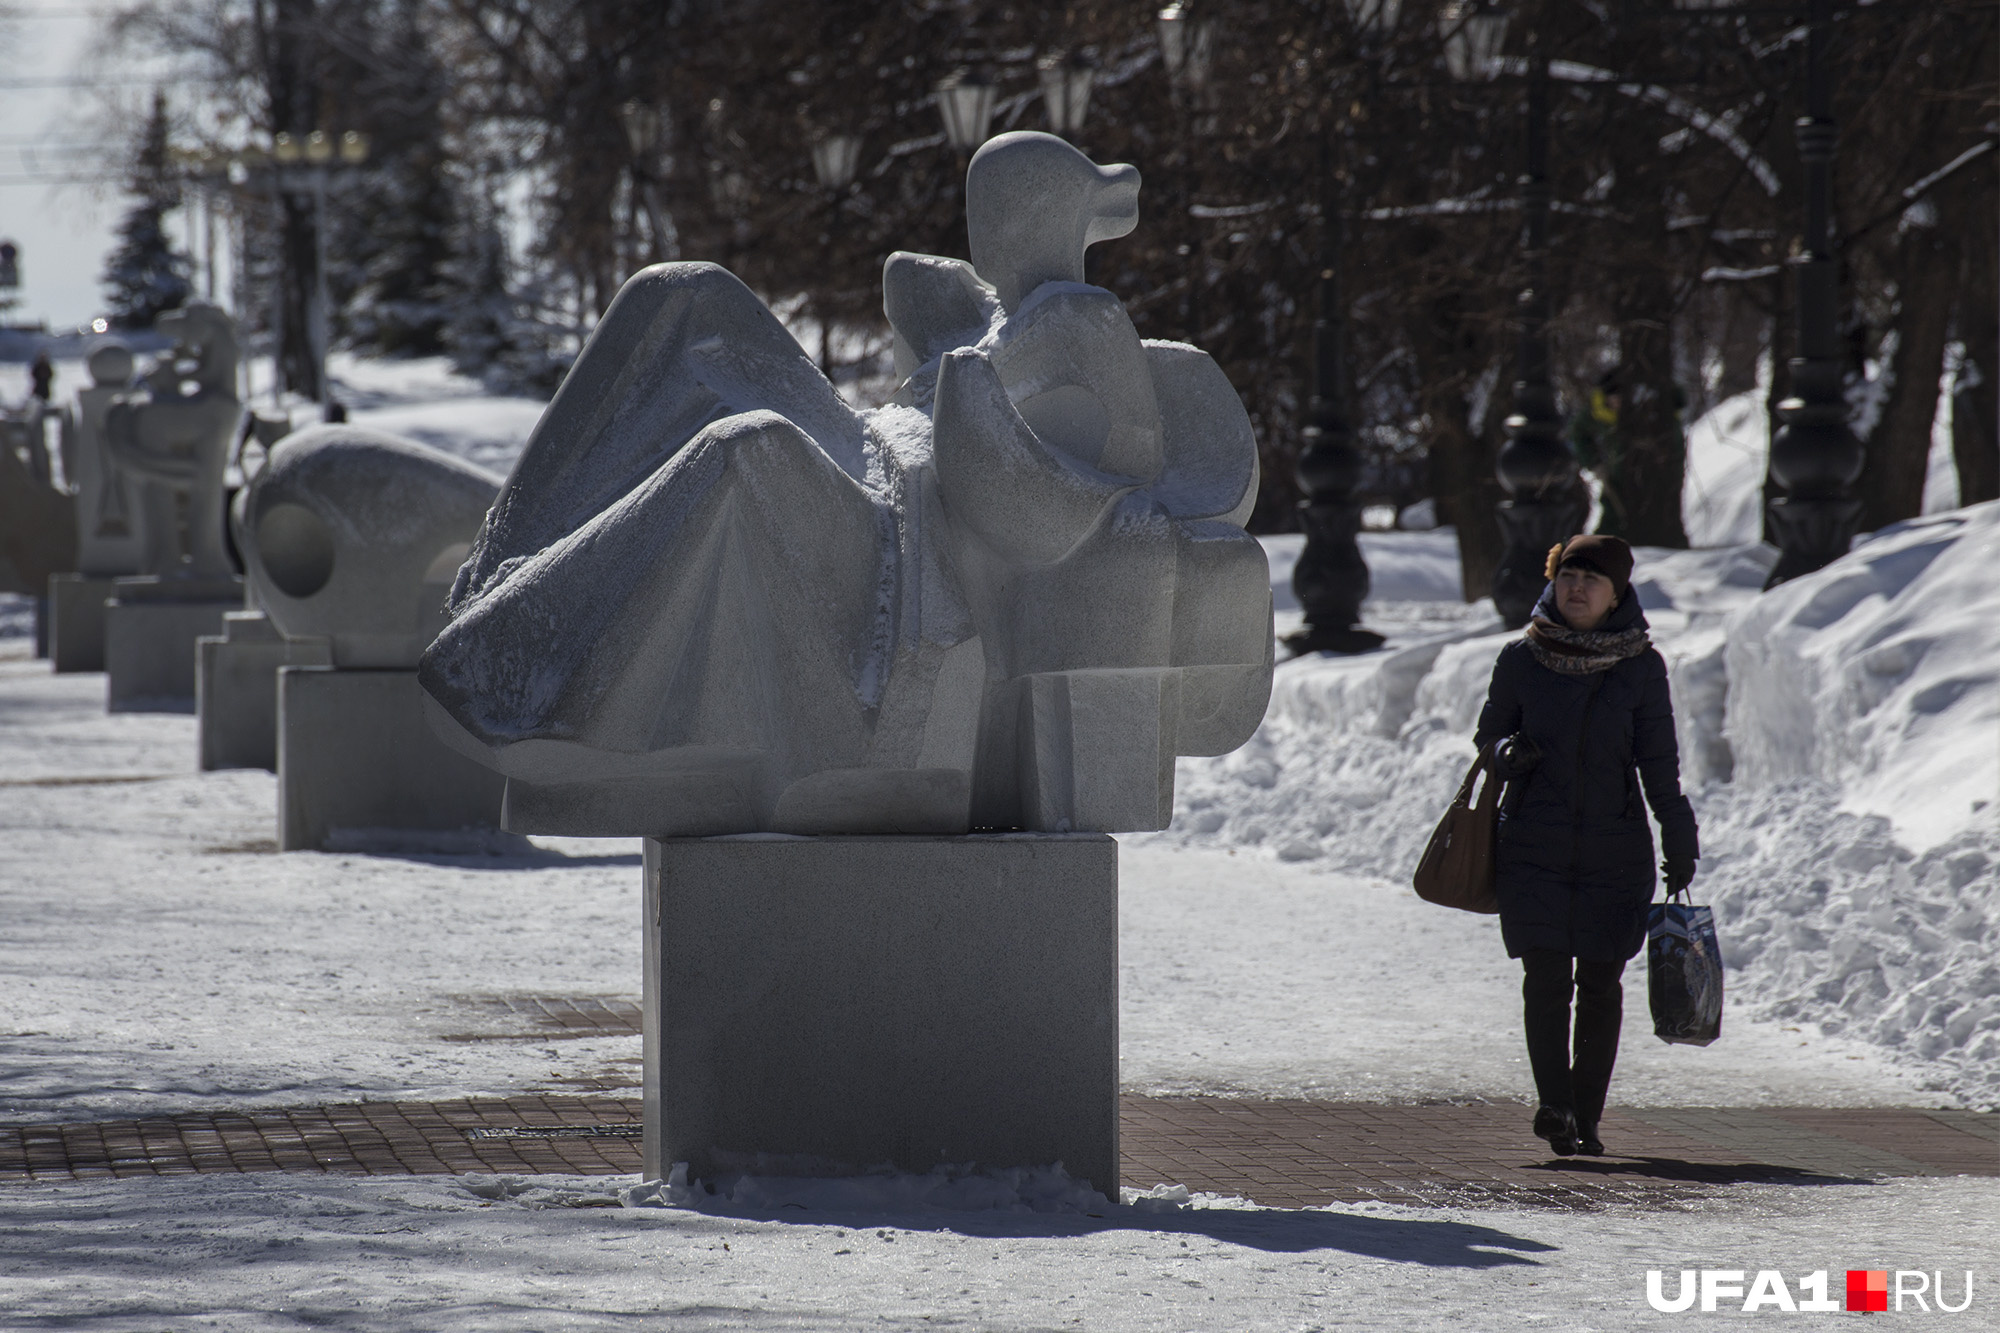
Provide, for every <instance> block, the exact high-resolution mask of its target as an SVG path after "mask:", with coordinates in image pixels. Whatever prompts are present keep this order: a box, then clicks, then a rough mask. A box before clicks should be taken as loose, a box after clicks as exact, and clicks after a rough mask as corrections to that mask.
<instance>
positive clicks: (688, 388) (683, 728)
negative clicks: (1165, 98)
mask: <svg viewBox="0 0 2000 1333" xmlns="http://www.w3.org/2000/svg"><path fill="white" fill-rule="evenodd" d="M1138 188H1139V180H1138V173H1137V172H1136V171H1135V170H1134V169H1133V168H1131V167H1128V166H1114V167H1098V166H1096V165H1095V164H1093V163H1092V162H1090V160H1089V159H1088V158H1086V157H1084V156H1083V154H1081V153H1079V152H1077V151H1076V150H1075V149H1074V148H1072V147H1070V146H1069V145H1068V144H1066V143H1064V142H1063V141H1062V140H1060V139H1057V138H1054V137H1052V136H1050V135H1045V134H1028V133H1020V134H1007V135H1002V136H1000V137H999V138H997V139H994V140H992V141H990V142H989V143H987V144H986V145H985V146H984V147H983V148H982V149H980V151H979V152H978V154H976V155H975V156H974V157H973V159H972V162H971V165H970V168H969V171H968V175H967V182H966V206H967V217H968V230H969V233H970V239H971V246H972V255H973V263H972V264H969V265H968V264H966V263H964V262H962V261H958V260H951V259H941V258H937V257H935V256H928V255H912V254H896V255H893V256H891V257H890V259H889V261H888V264H887V266H886V269H885V272H884V279H883V285H884V306H885V309H886V311H887V314H888V317H889V320H890V323H891V325H892V326H893V328H894V330H895V335H896V343H895V346H896V362H897V369H898V371H899V373H901V374H903V375H904V376H905V377H906V383H905V385H904V386H903V388H902V390H901V391H900V392H899V394H898V395H897V400H896V402H894V403H892V404H891V405H889V406H887V407H884V408H881V409H878V410H874V411H866V412H856V411H854V410H852V409H850V408H849V407H848V406H847V405H846V404H845V403H844V402H843V401H842V400H841V399H840V397H839V395H838V394H837V393H836V392H835V391H834V390H833V388H832V386H831V385H829V384H828V383H827V381H826V379H825V378H824V377H823V376H822V375H821V374H820V373H819V371H818V369H817V368H816V367H815V366H814V364H813V362H812V360H811V358H810V357H808V356H807V355H806V353H805V352H804V351H803V349H801V348H800V347H799V346H798V344H797V343H796V342H794V341H793V339H792V337H791V336H790V335H789V334H788V333H787V332H786V331H785V329H784V328H783V326H781V325H780V324H779V323H778V321H777V320H776V318H774V317H773V316H772V314H771V313H770V311H769V310H767V309H766V308H765V307H764V306H763V304H762V303H761V302H759V301H758V299H757V298H756V297H755V296H754V295H752V294H751V292H750V291H749V289H748V288H746V287H745V286H744V285H743V284H742V283H741V282H739V281H738V280H737V279H736V278H734V277H733V276H731V275H730V274H729V273H727V272H725V271H724V270H722V269H720V268H717V267H715V266H713V265H709V264H662V265H658V266H655V267H653V268H650V269H647V270H645V271H643V272H641V273H640V274H638V275H636V276H635V277H633V278H632V279H631V281H629V282H628V283H627V284H626V285H625V288H624V290H623V291H621V292H620V293H619V295H618V298H617V300H616V301H614V302H613V303H612V306H611V308H610V309H609V310H608V311H607V312H606V314H605V317H604V319H603V321H602V322H601V323H600V324H599V325H598V327H597V329H596V331H595V332H594V333H593V335H592V337H591V339H590V342H589V344H588V345H587V346H586V347H585V349H584V352H583V355H582V356H581V358H580V359H579V360H578V362H577V364H576V366H575V368H574V369H573V370H572V371H571V373H570V375H569V377H568V379H567V380H566V381H565V382H564V384H563V386H562V389H561V390H560V392H559V393H558V394H557V395H556V398H555V400H554V402H552V403H551V404H550V406H549V409H548V411H547V412H546V413H545V414H544V415H543V417H542V420H541V422H540V424H539V425H538V426H537V427H536V430H535V433H534V435H533V436H532V438H531V439H530V441H529V443H528V447H527V450H526V452H525V453H524V454H523V455H522V457H521V460H520V462H519V464H518V465H517V466H516V468H515V470H514V473H513V475H512V477H510V478H509V480H508V482H507V485H506V487H505V488H504V489H503V491H502V492H501V495H500V499H499V501H498V503H497V504H496V505H495V506H494V509H493V512H492V515H491V516H490V517H489V518H488V520H487V522H486V525H485V527H484V528H483V529H482V531H481V533H480V535H479V539H478V541H477V542H476V543H475V544H474V546H473V549H472V554H471V558H470V559H469V560H468V561H467V563H466V565H465V567H464V568H463V569H462V570H461V571H460V573H459V575H458V580H457V583H456V585H455V586H454V588H453V590H452V595H451V604H450V605H451V614H452V621H451V624H450V625H449V626H448V627H446V628H445V630H444V631H443V632H442V633H441V634H440V635H439V637H438V639H437V641H436V643H434V644H433V645H432V646H431V648H430V649H429V651H428V652H427V653H426V654H425V656H424V660H423V666H422V668H421V672H420V676H421V679H422V681H423V684H424V688H425V690H426V691H427V693H428V695H429V697H430V699H431V700H432V701H433V703H434V708H433V710H432V721H433V724H434V725H436V726H437V727H438V728H439V731H440V734H442V735H445V736H446V737H447V738H448V739H449V740H451V741H452V743H453V744H455V745H456V746H458V747H459V748H460V749H462V750H463V751H464V752H465V753H467V754H470V755H473V756H475V757H477V758H478V759H479V760H480V761H481V762H483V763H486V764H488V765H490V766H492V767H493V768H495V769H497V770H499V771H500V772H502V773H504V774H506V776H507V778H508V783H509V786H508V796H507V802H508V813H507V827H509V828H510V829H513V830H515V831H518V832H547V833H574V834H594V835H631V834H642V835H655V836H676V835H709V834H725V833H741V832H753V831H775V832H786V833H802V834H818V833H946V834H950V833H963V832H965V831H967V830H969V829H977V828H997V829H1008V828H1021V829H1030V830H1097V831H1117V830H1131V829H1154V828H1161V827H1164V826H1165V825H1166V823H1167V821H1168V819H1169V818H1170V816H1171V814H1172V798H1173V763H1174V757H1175V755H1176V754H1215V753H1221V752H1224V751H1227V750H1230V749H1233V748H1234V747H1235V746H1237V745H1239V744H1241V743H1242V742H1243V741H1244V740H1245V739H1246V738H1247V737H1248V736H1249V735H1250V733H1251V731H1252V730H1254V728H1255V727H1256V725H1257V723H1258V721H1259V720H1260V719H1261V718H1262V716H1263V713H1264V707H1265V703H1266V700H1267V698H1268V695H1269V690H1270V679H1271V633H1270V627H1271V607H1270V594H1269V578H1268V573H1267V570H1266V567H1265V560H1264V555H1263V551H1262V549H1261V548H1260V547H1259V545H1258V544H1257V543H1256V542H1255V541H1254V540H1253V539H1251V538H1250V537H1249V536H1247V535H1246V534H1245V533H1244V531H1243V527H1242V524H1243V521H1244V519H1245V517H1246V516H1247V514H1248V512H1249V508H1250V505H1251V503H1252V500H1253V499H1254V497H1255V494H1256V479H1257V463H1256V450H1255V447H1254V443H1253V440H1252V436H1251V431H1250V424H1249V421H1248V418H1247V417H1246V416H1245V414H1244V411H1243V408H1242V405H1241V403H1240V402H1239V401H1238V399H1237V397H1236V395H1235V393H1234V391H1233V390H1232V389H1231V388H1230V386H1229V384H1228V382H1227V380H1226V379H1225V378H1224V377H1223V375H1222V373H1221V371H1220V370H1219V369H1218V368H1217V367H1216V366H1215V364H1214V362H1213V361H1211V360H1210V359H1209V358H1208V357H1207V356H1206V355H1205V354H1203V353H1202V352H1200V351H1199V350H1197V349H1195V348H1193V347H1189V346H1186V345H1183V344H1178V343H1163V342H1151V341H1143V340H1141V339H1140V337H1139V336H1138V333H1137V332H1136V330H1134V328H1133V327H1132V324H1131V321H1130V320H1129V319H1128V318H1127V316H1126V314H1125V312H1124V309H1123V307H1122V306H1121V305H1120V304H1119V302H1118V299H1117V298H1116V297H1115V296H1113V295H1112V294H1111V293H1110V292H1107V291H1104V290H1102V289H1100V288H1096V287H1091V286H1087V285H1085V284H1084V282H1083V280H1082V279H1083V254H1084V249H1085V247H1086V246H1088V245H1090V244H1091V243H1093V242H1095V241H1099V240H1106V239H1110V238H1113V237H1117V236H1122V235H1124V234H1125V233H1127V232H1129V231H1130V230H1131V229H1132V227H1133V226H1134V225H1135V223H1136V221H1137V198H1138Z"/></svg>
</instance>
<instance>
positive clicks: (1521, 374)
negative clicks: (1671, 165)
mask: <svg viewBox="0 0 2000 1333" xmlns="http://www.w3.org/2000/svg"><path fill="white" fill-rule="evenodd" d="M1507 21H1508V20H1507V15H1506V14H1505V13H1504V12H1502V11H1501V10H1500V9H1499V8H1498V7H1497V6H1494V5H1492V4H1489V3H1485V2H1484V0H1482V3H1480V4H1479V5H1478V6H1476V7H1475V6H1473V5H1453V6H1448V7H1447V9H1446V11H1445V15H1444V17H1443V18H1442V19H1441V20H1440V22H1441V24H1448V25H1453V26H1452V27H1451V28H1450V29H1449V30H1448V35H1447V37H1446V40H1445V60H1446V63H1447V64H1448V65H1449V66H1450V67H1451V72H1452V74H1453V76H1455V77H1457V78H1460V79H1472V78H1487V79H1490V78H1493V77H1495V76H1496V75H1497V74H1498V73H1499V70H1500V51H1501V48H1502V46H1503V44H1504V43H1505V41H1506V36H1507ZM1527 119H1528V124H1527V131H1528V133H1527V169H1526V170H1525V171H1523V172H1522V174H1521V181H1520V188H1521V252H1522V257H1523V259H1524V260H1525V261H1526V266H1527V270H1528V274H1527V276H1528V285H1527V286H1526V287H1525V288H1524V289H1523V290H1522V292H1521V295H1520V300H1519V311H1520V342H1519V345H1518V353H1517V356H1518V360H1517V363H1516V365H1517V369H1516V372H1515V379H1514V411H1513V413H1512V414H1511V415H1509V416H1508V417H1507V419H1506V421H1505V422H1503V423H1502V424H1503V425H1504V426H1505V427H1506V431H1507V442H1506V443H1505V444H1504V445H1502V446H1501V448H1500V456H1499V458H1498V459H1497V460H1496V464H1495V468H1494V471H1495V473H1496V475H1497V476H1498V478H1499V481H1500V485H1501V486H1502V487H1503V488H1504V489H1505V490H1506V492H1507V498H1506V499H1505V500H1502V501H1501V502H1500V505H1499V509H1498V518H1499V521H1500V534H1501V536H1502V538H1503V539H1504V540H1505V543H1506V545H1505V548H1504V549H1503V550H1502V552H1501V554H1500V566H1499V568H1498V569H1496V570H1495V571H1494V572H1493V605H1494V607H1495V608H1496V609H1497V610H1498V611H1499V612H1500V617H1501V619H1502V620H1503V621H1505V622H1506V624H1507V625H1508V626H1509V627H1510V628H1515V629H1518V628H1519V627H1521V626H1522V625H1525V624H1527V623H1528V617H1529V616H1530V615H1531V614H1533V612H1534V609H1535V600H1536V598H1538V597H1540V596H1541V593H1542V589H1543V587H1544V586H1546V585H1547V583H1548V578H1547V576H1546V575H1545V574H1544V573H1543V567H1544V565H1545V562H1546V561H1547V559H1548V550H1549V548H1550V547H1551V546H1554V545H1555V544H1556V543H1558V542H1561V541H1563V540H1565V539H1567V538H1569V537H1571V536H1574V535H1575V534H1576V532H1577V531H1578V529H1579V528H1580V527H1581V525H1582V523H1583V518H1584V509H1583V506H1582V505H1580V504H1578V503H1577V500H1576V496H1575V492H1576V455H1575V454H1573V453H1571V452H1570V447H1569V443H1568V442H1567V441H1566V440H1564V439H1563V421H1562V415H1561V414H1560V413H1559V412H1557V411H1556V391H1555V385H1554V383H1552V382H1551V380H1550V378H1549V342H1548V324H1549V293H1548V282H1549V263H1548V255H1549V64H1548V55H1547V53H1546V52H1545V51H1544V50H1543V49H1542V43H1541V35H1540V31H1539V28H1537V29H1534V30H1531V35H1530V39H1529V53H1528V117H1527Z"/></svg>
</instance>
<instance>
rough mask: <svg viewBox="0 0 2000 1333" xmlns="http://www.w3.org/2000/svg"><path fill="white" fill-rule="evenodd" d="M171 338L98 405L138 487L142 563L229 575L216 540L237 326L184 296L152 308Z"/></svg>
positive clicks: (230, 432)
mask: <svg viewBox="0 0 2000 1333" xmlns="http://www.w3.org/2000/svg"><path fill="white" fill-rule="evenodd" d="M155 327H157V328H158V329H159V331H160V332H162V333H164V334H166V335H168V336H169V337H171V338H173V339H174V345H173V347H172V348H171V349H170V350H169V351H167V352H166V353H164V354H163V355H162V356H161V357H160V359H159V361H158V363H157V364H156V365H155V366H154V367H153V369H152V370H151V371H149V372H148V373H147V375H146V377H145V382H144V392H143V394H140V393H136V392H135V393H127V394H124V395H121V396H120V397H119V398H118V399H117V400H116V401H115V402H113V403H111V404H110V405H109V406H108V407H107V408H106V409H105V413H104V441H105V445H106V448H107V449H108V450H109V452H110V455H111V458H112V460H113V461H114V462H115V463H116V464H117V466H118V468H119V469H120V470H121V471H122V472H123V473H124V474H125V476H126V477H127V478H129V479H131V480H133V481H135V482H138V483H153V484H149V485H148V484H142V485H140V486H139V487H138V490H139V492H140V504H141V508H142V510H143V513H144V519H143V526H144V533H145V543H146V545H145V555H144V558H143V562H144V571H143V572H145V573H148V574H154V575H159V576H162V577H170V578H183V579H229V578H233V577H234V576H235V573H236V569H235V566H234V565H233V564H232V563H231V561H230V559H229V552H228V548H227V546H226V545H225V543H224V538H223V521H224V518H223V475H224V472H225V471H226V469H227V467H228V463H229V453H230V449H231V448H232V447H233V446H234V444H235V442H236V428H237V423H238V422H239V421H240V420H241V419H242V415H243V404H242V403H240V402H239V401H237V398H236V363H237V358H238V355H239V352H238V347H237V341H236V328H235V325H234V324H232V323H231V322H230V319H229V317H228V316H227V315H225V314H224V313H223V312H222V311H221V310H219V309H217V308H216V307H214V306H212V305H208V304H206V303H205V302H199V301H197V302H193V303H191V304H189V305H187V306H184V307H182V308H181V309H179V310H170V311H168V312H167V313H166V314H164V315H162V316H160V318H159V320H158V322H157V324H156V326H155Z"/></svg>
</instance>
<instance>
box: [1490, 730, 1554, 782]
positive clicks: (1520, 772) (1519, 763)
mask: <svg viewBox="0 0 2000 1333" xmlns="http://www.w3.org/2000/svg"><path fill="white" fill-rule="evenodd" d="M1541 762H1542V748H1541V747H1540V746H1539V745H1536V744H1535V743H1534V742H1533V741H1532V740H1530V739H1528V738H1527V737H1526V736H1523V735H1521V734H1519V733H1518V732H1517V733H1516V734H1514V735H1512V736H1509V737H1508V738H1507V739H1506V740H1504V741H1501V742H1500V743H1499V744H1498V745H1496V746H1495V747H1494V749H1493V772H1494V773H1495V774H1496V775H1498V776H1499V778H1500V780H1501V781H1502V782H1518V781H1520V780H1521V779H1522V778H1525V777H1527V776H1528V774H1530V773H1532V772H1534V771H1535V765H1537V764H1539V763H1541Z"/></svg>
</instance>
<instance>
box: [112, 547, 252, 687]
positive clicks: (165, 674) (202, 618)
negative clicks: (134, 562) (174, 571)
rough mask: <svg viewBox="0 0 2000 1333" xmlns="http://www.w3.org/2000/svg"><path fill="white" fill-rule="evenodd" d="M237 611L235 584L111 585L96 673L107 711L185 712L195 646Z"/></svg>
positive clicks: (144, 580) (147, 581)
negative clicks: (101, 677)
mask: <svg viewBox="0 0 2000 1333" xmlns="http://www.w3.org/2000/svg"><path fill="white" fill-rule="evenodd" d="M242 609H243V581H242V580H241V579H161V578H151V577H138V578H129V579H117V580H115V581H114V582H113V583H112V598H111V601H110V602H109V603H107V604H106V606H105V612H104V614H105V620H104V669H105V671H106V672H107V673H108V675H109V676H110V681H109V685H108V693H107V702H108V704H109V707H110V710H111V711H112V712H114V713H192V712H193V711H194V702H195V700H194V695H195V683H194V677H195V670H194V663H195V655H194V645H195V640H196V639H199V638H201V637H202V636H203V635H215V634H220V633H222V618H223V617H224V616H226V615H228V614H229V613H230V612H231V611H241V610H242Z"/></svg>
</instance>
